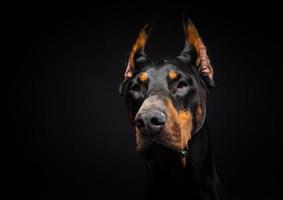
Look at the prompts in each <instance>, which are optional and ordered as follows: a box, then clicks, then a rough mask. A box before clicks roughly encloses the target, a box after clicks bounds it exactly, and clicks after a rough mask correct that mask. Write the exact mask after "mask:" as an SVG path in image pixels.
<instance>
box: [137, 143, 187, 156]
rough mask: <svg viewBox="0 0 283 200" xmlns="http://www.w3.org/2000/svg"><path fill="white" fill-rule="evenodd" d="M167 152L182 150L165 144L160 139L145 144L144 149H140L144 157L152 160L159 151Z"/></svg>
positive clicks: (176, 152)
mask: <svg viewBox="0 0 283 200" xmlns="http://www.w3.org/2000/svg"><path fill="white" fill-rule="evenodd" d="M160 151H162V152H166V153H167V154H172V155H175V154H179V153H178V152H180V151H181V150H180V149H178V148H177V147H173V146H169V145H166V144H163V143H161V142H158V141H152V142H151V143H149V144H147V145H146V146H144V147H143V148H142V149H140V150H138V153H139V154H141V156H142V157H144V158H145V159H146V160H150V159H151V158H153V157H154V156H155V155H159V153H158V152H160Z"/></svg>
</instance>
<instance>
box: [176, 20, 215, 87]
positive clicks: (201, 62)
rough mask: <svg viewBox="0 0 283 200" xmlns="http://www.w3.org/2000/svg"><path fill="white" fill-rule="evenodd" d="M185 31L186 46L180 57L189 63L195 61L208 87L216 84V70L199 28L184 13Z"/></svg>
mask: <svg viewBox="0 0 283 200" xmlns="http://www.w3.org/2000/svg"><path fill="white" fill-rule="evenodd" d="M183 24H184V31H185V37H186V41H185V47H184V49H183V51H182V52H181V53H180V56H179V58H181V59H182V60H183V61H186V60H187V61H188V62H187V63H193V65H195V66H196V67H197V71H198V73H199V74H200V75H201V77H203V80H204V81H205V83H206V84H209V85H208V87H213V86H214V81H213V75H214V71H213V68H212V65H211V63H210V59H209V56H208V53H207V48H206V46H205V45H204V43H203V41H202V39H201V37H200V35H199V33H198V30H197V29H196V27H195V25H194V24H193V22H192V21H191V20H190V19H189V18H188V17H187V16H185V15H184V19H183ZM186 58H187V59H186Z"/></svg>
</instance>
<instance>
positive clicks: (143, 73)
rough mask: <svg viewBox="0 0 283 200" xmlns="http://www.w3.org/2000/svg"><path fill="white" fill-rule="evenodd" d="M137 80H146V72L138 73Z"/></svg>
mask: <svg viewBox="0 0 283 200" xmlns="http://www.w3.org/2000/svg"><path fill="white" fill-rule="evenodd" d="M139 80H140V81H142V82H145V81H147V80H148V75H147V73H146V72H142V73H141V74H140V75H139Z"/></svg>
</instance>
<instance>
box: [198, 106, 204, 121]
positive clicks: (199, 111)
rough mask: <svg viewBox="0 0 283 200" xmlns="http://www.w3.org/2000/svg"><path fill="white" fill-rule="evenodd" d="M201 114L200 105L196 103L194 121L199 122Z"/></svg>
mask: <svg viewBox="0 0 283 200" xmlns="http://www.w3.org/2000/svg"><path fill="white" fill-rule="evenodd" d="M202 115H203V112H202V108H201V106H200V105H198V107H197V109H196V123H199V122H200V120H201V117H202Z"/></svg>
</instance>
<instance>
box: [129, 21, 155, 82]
mask: <svg viewBox="0 0 283 200" xmlns="http://www.w3.org/2000/svg"><path fill="white" fill-rule="evenodd" d="M152 26H153V22H149V23H147V24H146V25H145V26H144V27H143V29H142V30H141V31H140V33H139V35H138V38H137V40H136V42H135V43H134V45H133V46H132V49H131V52H130V54H129V56H128V61H127V66H126V71H125V74H124V76H125V79H129V78H131V77H132V75H133V74H134V70H135V68H136V67H138V66H142V65H144V64H145V62H146V61H147V57H146V54H145V52H144V47H145V45H146V42H147V39H148V37H149V34H150V32H151V29H152Z"/></svg>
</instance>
